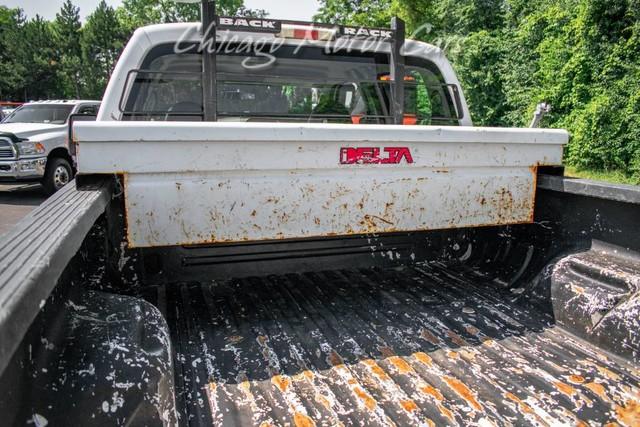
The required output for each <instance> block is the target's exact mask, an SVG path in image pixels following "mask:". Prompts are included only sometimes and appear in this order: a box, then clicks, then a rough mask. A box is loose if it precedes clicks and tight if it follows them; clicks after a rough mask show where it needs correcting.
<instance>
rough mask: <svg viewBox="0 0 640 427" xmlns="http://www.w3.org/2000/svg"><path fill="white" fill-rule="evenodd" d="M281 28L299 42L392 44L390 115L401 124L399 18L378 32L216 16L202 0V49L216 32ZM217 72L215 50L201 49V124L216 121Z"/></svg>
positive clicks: (208, 2)
mask: <svg viewBox="0 0 640 427" xmlns="http://www.w3.org/2000/svg"><path fill="white" fill-rule="evenodd" d="M284 29H286V30H287V31H290V32H292V36H293V37H292V38H300V39H304V38H307V39H312V40H333V39H337V38H362V39H366V40H372V39H373V40H377V41H386V42H389V43H390V44H391V61H390V68H391V75H390V84H391V102H390V110H391V111H390V113H391V114H390V116H392V117H393V122H394V124H400V125H401V124H403V120H404V86H405V83H404V82H405V79H404V77H405V70H404V57H403V56H402V54H401V50H402V48H403V46H404V42H405V35H406V31H405V23H404V21H403V20H402V19H400V18H398V17H394V18H393V19H392V20H391V28H390V29H381V28H366V27H353V26H343V25H328V24H317V23H312V22H302V21H284V20H276V19H263V18H249V17H229V16H218V15H217V14H216V1H215V0H202V42H203V46H215V42H216V33H217V31H218V30H233V31H247V32H258V33H273V34H282V32H283V30H284ZM296 32H297V33H296ZM216 71H217V67H216V49H204V50H203V61H202V73H203V79H202V80H203V81H202V83H203V85H202V88H203V97H202V98H203V110H204V111H203V113H204V121H217V120H218V109H217V99H216V93H217V72H216Z"/></svg>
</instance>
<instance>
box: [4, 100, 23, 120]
mask: <svg viewBox="0 0 640 427" xmlns="http://www.w3.org/2000/svg"><path fill="white" fill-rule="evenodd" d="M21 105H22V103H21V102H0V122H2V120H4V119H5V118H6V117H7V116H9V115H10V114H11V113H13V112H14V110H15V109H16V108H18V107H19V106H21Z"/></svg>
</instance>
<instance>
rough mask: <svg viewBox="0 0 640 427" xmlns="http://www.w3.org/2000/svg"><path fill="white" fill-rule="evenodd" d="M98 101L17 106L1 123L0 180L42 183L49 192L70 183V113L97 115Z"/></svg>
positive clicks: (30, 103) (36, 103)
mask: <svg viewBox="0 0 640 427" xmlns="http://www.w3.org/2000/svg"><path fill="white" fill-rule="evenodd" d="M99 106H100V102H99V101H80V100H71V101H38V102H29V103H26V104H24V105H22V106H20V107H18V108H17V109H15V110H14V111H13V112H12V113H11V114H10V115H8V116H7V117H5V118H4V120H3V121H2V123H0V182H5V183H7V182H8V183H19V182H40V183H42V185H43V186H44V188H45V191H46V192H47V193H48V194H53V193H54V192H56V191H57V190H59V189H60V188H62V187H63V186H64V185H66V184H67V183H69V181H71V179H72V178H73V176H74V173H75V168H74V160H73V157H72V156H71V154H70V151H69V144H68V137H67V135H68V129H67V128H68V120H69V116H70V115H71V114H81V115H87V116H95V115H96V114H97V112H98V108H99Z"/></svg>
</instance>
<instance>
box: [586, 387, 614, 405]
mask: <svg viewBox="0 0 640 427" xmlns="http://www.w3.org/2000/svg"><path fill="white" fill-rule="evenodd" d="M584 386H585V387H586V388H588V389H589V390H591V391H592V392H593V394H595V395H596V396H598V397H599V398H600V399H602V400H604V401H605V402H609V401H610V399H609V396H607V392H606V390H605V388H604V386H603V385H602V384H598V383H595V382H592V383H587V384H585V385H584Z"/></svg>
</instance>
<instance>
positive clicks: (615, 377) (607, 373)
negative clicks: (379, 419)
mask: <svg viewBox="0 0 640 427" xmlns="http://www.w3.org/2000/svg"><path fill="white" fill-rule="evenodd" d="M596 368H597V369H598V372H600V375H604V376H605V377H607V378H609V379H610V380H613V381H620V380H621V378H620V375H618V374H616V373H615V372H613V371H612V370H610V369H607V368H605V367H604V366H600V365H596Z"/></svg>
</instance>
